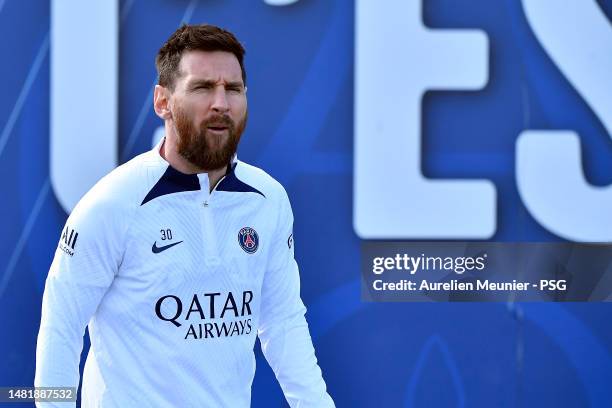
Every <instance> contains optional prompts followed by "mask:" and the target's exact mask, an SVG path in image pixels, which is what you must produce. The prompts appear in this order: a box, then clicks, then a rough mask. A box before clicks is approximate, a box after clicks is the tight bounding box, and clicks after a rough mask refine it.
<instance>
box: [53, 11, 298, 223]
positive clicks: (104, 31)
mask: <svg viewBox="0 0 612 408" xmlns="http://www.w3.org/2000/svg"><path fill="white" fill-rule="evenodd" d="M297 1H299V0H264V3H266V4H268V5H270V6H287V5H291V4H293V3H296V2H297ZM118 72H119V1H118V0H88V1H82V0H51V103H50V111H51V112H50V114H51V135H50V138H51V143H50V151H49V155H50V158H49V162H50V170H49V171H50V177H51V185H52V186H53V191H54V193H55V196H56V197H57V200H58V201H59V203H60V204H61V206H62V208H63V209H64V210H65V211H66V212H68V213H70V212H71V211H72V209H73V208H74V206H75V205H76V203H77V202H78V201H79V199H80V198H81V197H82V196H83V195H84V194H85V193H86V192H87V191H88V190H89V189H90V188H91V187H92V186H93V185H94V184H95V183H96V182H97V181H98V180H99V179H100V178H102V177H103V176H104V175H106V174H107V173H108V172H110V171H111V170H112V169H114V168H115V167H116V166H117V164H118V156H117V153H118V134H117V126H118V125H117V123H118V119H117V114H118V112H117V107H118V106H119V99H118V86H119V85H118V84H119V79H118ZM151 109H152V107H151ZM163 134H164V131H163V127H161V128H158V129H156V131H155V132H154V134H153V136H152V141H153V143H154V144H155V143H156V142H157V140H159V139H160V138H161V137H163Z"/></svg>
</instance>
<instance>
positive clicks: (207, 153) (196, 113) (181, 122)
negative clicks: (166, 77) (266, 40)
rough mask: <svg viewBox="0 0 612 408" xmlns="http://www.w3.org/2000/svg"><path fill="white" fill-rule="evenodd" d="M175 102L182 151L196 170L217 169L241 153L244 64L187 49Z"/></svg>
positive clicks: (229, 57) (231, 56)
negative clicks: (239, 145) (241, 67)
mask: <svg viewBox="0 0 612 408" xmlns="http://www.w3.org/2000/svg"><path fill="white" fill-rule="evenodd" d="M179 68H180V75H179V77H178V78H177V79H176V83H175V88H174V92H173V93H172V96H171V98H170V109H171V111H172V117H173V120H174V126H175V131H176V135H177V151H178V153H179V154H180V155H181V156H183V157H184V158H185V159H186V160H188V161H189V162H190V163H191V164H193V165H194V166H196V167H198V168H200V169H202V170H204V171H210V170H216V169H220V168H223V167H225V166H227V164H228V163H229V162H230V160H231V158H232V156H233V155H234V153H235V152H236V149H237V147H238V142H239V141H240V136H241V135H242V132H243V131H244V127H245V125H246V117H247V101H246V93H245V91H246V89H245V86H244V83H243V81H242V72H241V70H240V64H239V63H238V59H237V58H236V57H235V56H234V54H232V53H229V52H224V51H211V52H207V51H186V52H184V53H183V56H182V58H181V63H180V65H179Z"/></svg>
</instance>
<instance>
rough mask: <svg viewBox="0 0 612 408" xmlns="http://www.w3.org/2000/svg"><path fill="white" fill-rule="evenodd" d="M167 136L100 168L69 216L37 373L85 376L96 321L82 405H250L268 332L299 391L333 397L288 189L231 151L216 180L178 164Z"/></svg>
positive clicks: (70, 380) (284, 376)
mask: <svg viewBox="0 0 612 408" xmlns="http://www.w3.org/2000/svg"><path fill="white" fill-rule="evenodd" d="M161 143H163V141H162V142H160V144H158V146H157V147H156V148H154V149H153V150H151V151H149V152H147V153H144V154H142V155H140V156H138V157H136V158H134V159H133V160H130V161H129V162H128V163H125V164H124V165H122V166H120V167H118V168H116V169H115V170H113V171H112V172H111V173H110V174H108V175H107V176H106V177H104V178H103V179H102V180H100V181H99V182H98V183H97V184H96V185H95V186H94V187H93V188H92V189H91V190H90V191H89V192H88V193H87V194H86V195H85V196H84V197H83V198H82V199H81V201H80V202H79V204H78V205H77V206H76V208H75V209H74V211H73V212H72V214H71V215H70V217H69V218H68V221H67V223H66V226H65V228H64V230H63V231H62V236H61V238H60V242H59V244H58V248H57V251H56V253H55V258H54V260H53V263H52V265H51V269H50V271H49V275H48V277H47V282H46V286H45V293H44V296H43V305H42V318H41V325H40V332H39V334H38V345H37V349H36V361H37V363H36V378H35V385H36V386H55V387H60V386H63V387H76V386H78V383H79V356H80V354H81V350H82V347H83V334H84V331H85V326H86V325H89V335H90V339H91V348H90V350H89V354H88V355H87V362H86V364H85V371H84V374H83V388H82V406H83V407H105V408H107V407H231V408H236V407H248V406H249V405H250V400H251V384H252V381H253V376H254V374H255V357H254V353H253V346H254V343H255V337H256V336H259V338H260V340H261V344H262V349H263V352H264V355H265V357H266V359H267V360H268V362H269V363H270V366H271V367H272V369H273V370H274V373H275V374H276V378H277V379H278V381H279V383H280V385H281V387H282V389H283V392H284V394H285V398H286V399H287V401H288V402H289V405H291V406H292V407H333V406H334V403H333V401H332V399H331V398H330V396H329V395H328V394H327V391H326V386H325V382H324V381H323V378H322V375H321V370H320V368H319V366H318V365H317V359H316V357H315V354H314V349H313V346H312V341H311V338H310V335H309V332H308V325H307V323H306V320H305V318H304V313H305V311H306V309H305V307H304V304H303V303H302V301H301V299H300V284H299V273H298V267H297V264H296V262H295V260H294V256H293V253H294V248H293V236H292V225H293V215H292V212H291V207H290V204H289V200H288V197H287V194H286V192H285V190H284V189H283V187H282V186H281V185H280V184H279V183H278V182H277V181H276V180H274V179H273V178H272V177H270V176H269V175H268V174H266V173H265V172H264V171H262V170H260V169H258V168H256V167H253V166H250V165H248V164H245V163H243V162H240V161H234V162H233V163H232V165H231V166H228V172H227V174H226V176H225V177H224V178H223V179H221V181H220V182H219V183H218V184H217V185H216V187H215V188H214V190H213V191H212V193H209V191H210V188H209V180H208V176H207V174H206V173H202V174H197V175H195V174H194V175H186V174H183V173H180V172H178V171H177V170H175V169H174V168H172V167H171V166H170V165H169V164H168V163H167V162H166V161H165V160H164V159H163V158H162V157H161V156H160V154H159V148H160V146H161ZM71 404H72V406H74V403H71ZM67 405H68V404H67V403H59V404H52V403H38V404H37V406H39V407H51V406H62V407H64V406H67Z"/></svg>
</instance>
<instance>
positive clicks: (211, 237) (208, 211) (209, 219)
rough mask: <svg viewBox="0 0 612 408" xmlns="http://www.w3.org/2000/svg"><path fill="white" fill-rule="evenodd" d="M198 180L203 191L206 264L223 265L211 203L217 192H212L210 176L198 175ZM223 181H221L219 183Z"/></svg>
mask: <svg viewBox="0 0 612 408" xmlns="http://www.w3.org/2000/svg"><path fill="white" fill-rule="evenodd" d="M198 179H199V180H200V191H201V195H200V200H199V201H200V202H199V204H198V205H199V207H200V208H199V212H200V225H201V228H202V237H203V238H204V243H203V244H204V245H203V246H204V262H206V264H208V265H210V266H216V265H219V264H220V263H221V259H220V257H219V248H218V246H217V237H216V234H215V226H214V223H213V222H214V220H213V216H212V208H211V202H210V201H211V197H212V193H213V192H214V191H215V190H214V189H213V190H212V192H210V184H209V183H210V179H209V178H208V174H206V173H202V174H198ZM221 180H223V179H221ZM221 180H219V182H220V181H221ZM217 185H219V183H217ZM217 185H215V188H216V187H217Z"/></svg>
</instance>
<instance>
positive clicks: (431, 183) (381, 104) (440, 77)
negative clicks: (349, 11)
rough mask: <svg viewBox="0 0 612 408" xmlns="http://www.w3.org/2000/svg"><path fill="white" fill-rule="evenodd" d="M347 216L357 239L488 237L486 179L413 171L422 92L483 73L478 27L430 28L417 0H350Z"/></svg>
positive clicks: (467, 85)
mask: <svg viewBox="0 0 612 408" xmlns="http://www.w3.org/2000/svg"><path fill="white" fill-rule="evenodd" d="M356 8H357V9H356V22H355V27H356V29H355V36H356V38H355V115H354V116H355V174H354V177H355V178H354V180H355V181H354V204H353V205H354V211H353V216H354V219H353V225H354V228H355V231H356V232H357V234H358V235H359V236H360V237H361V238H369V239H376V238H433V239H439V238H489V237H491V236H492V235H493V234H494V233H495V230H496V201H495V200H496V191H495V186H494V185H493V183H492V182H490V181H488V180H429V179H426V178H425V177H424V176H423V174H422V172H421V163H422V159H421V129H422V126H421V99H422V96H423V94H424V93H425V92H426V91H427V90H430V89H437V90H478V89H482V88H483V87H484V86H485V85H486V83H487V81H488V61H489V58H488V43H487V42H488V40H487V36H486V34H484V33H483V32H482V31H479V30H431V29H428V28H427V27H425V26H424V25H423V23H422V21H421V8H422V5H421V1H392V0H385V1H370V0H357V2H356Z"/></svg>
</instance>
